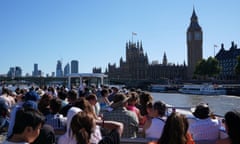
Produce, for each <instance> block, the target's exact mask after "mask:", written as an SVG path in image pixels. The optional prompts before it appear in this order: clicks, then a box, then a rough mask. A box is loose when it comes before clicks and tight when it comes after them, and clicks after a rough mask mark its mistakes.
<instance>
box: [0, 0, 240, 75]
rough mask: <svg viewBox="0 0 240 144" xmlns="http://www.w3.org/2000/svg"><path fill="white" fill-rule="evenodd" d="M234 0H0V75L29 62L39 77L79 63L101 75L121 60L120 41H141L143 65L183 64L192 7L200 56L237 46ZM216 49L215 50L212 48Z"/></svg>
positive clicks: (239, 31) (238, 21) (25, 68)
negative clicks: (145, 57)
mask: <svg viewBox="0 0 240 144" xmlns="http://www.w3.org/2000/svg"><path fill="white" fill-rule="evenodd" d="M239 4H240V2H239V1H237V0H230V1H223V0H220V1H217V0H213V1H209V2H204V1H193V0H189V1H177V0H175V1H171V2H161V1H155V0H154V1H151V2H144V1H137V0H132V1H127V0H123V1H121V2H120V1H119V2H117V1H109V0H104V1H101V2H99V1H85V2H84V1H83V2H81V1H71V2H65V1H61V0H60V1H59V0H58V1H57V0H53V1H47V0H42V1H30V0H26V1H21V2H20V1H16V0H15V1H11V2H9V1H1V2H0V18H1V20H2V22H1V23H0V48H1V50H2V51H3V53H2V55H1V58H2V60H1V61H0V66H1V69H0V74H6V73H7V72H8V70H9V68H10V67H16V66H19V67H21V68H22V70H23V75H25V74H26V73H29V74H31V73H32V71H33V65H34V63H37V64H38V67H39V69H41V70H42V71H43V72H44V75H45V74H47V73H48V74H50V75H51V73H52V72H56V64H57V61H58V60H61V61H62V64H63V67H64V66H65V65H66V64H67V63H70V61H71V60H78V61H79V72H92V68H93V67H97V68H98V67H101V68H102V71H105V68H107V65H108V63H111V64H113V63H116V64H117V65H118V64H119V59H120V58H121V57H123V58H124V57H125V43H126V42H127V41H129V40H130V41H132V32H135V33H136V34H137V35H134V37H133V41H134V42H136V41H138V40H139V41H142V44H143V48H144V52H145V53H147V55H148V57H149V62H150V63H151V62H152V61H154V60H158V61H159V62H161V61H162V58H163V55H164V52H165V53H166V55H167V58H168V62H170V63H175V64H183V62H184V61H185V62H186V63H187V46H186V32H187V28H188V26H189V23H190V20H189V18H190V17H191V15H192V10H193V7H194V8H195V11H196V14H197V16H198V20H199V24H200V25H201V26H202V30H203V58H205V59H206V58H207V57H209V56H213V55H214V53H217V52H218V51H219V49H220V45H221V43H223V44H224V45H225V48H226V49H228V48H229V47H230V46H231V42H232V41H234V42H235V43H236V44H240V41H239V40H240V39H239V34H240V29H238V27H237V26H239V25H240V19H239V17H238V5H239ZM214 45H218V47H214Z"/></svg>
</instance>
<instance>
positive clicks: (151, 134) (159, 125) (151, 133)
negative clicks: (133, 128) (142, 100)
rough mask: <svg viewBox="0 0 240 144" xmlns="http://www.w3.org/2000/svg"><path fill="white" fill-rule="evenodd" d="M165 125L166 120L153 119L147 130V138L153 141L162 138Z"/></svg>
mask: <svg viewBox="0 0 240 144" xmlns="http://www.w3.org/2000/svg"><path fill="white" fill-rule="evenodd" d="M164 125H165V122H164V120H162V119H160V118H153V119H152V123H151V125H150V127H149V128H148V129H146V130H145V137H146V138H153V139H158V138H160V137H161V135H162V131H163V127H164Z"/></svg>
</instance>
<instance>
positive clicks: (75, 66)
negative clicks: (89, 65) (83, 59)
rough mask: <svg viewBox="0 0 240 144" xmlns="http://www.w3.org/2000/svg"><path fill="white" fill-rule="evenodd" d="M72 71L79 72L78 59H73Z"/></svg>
mask: <svg viewBox="0 0 240 144" xmlns="http://www.w3.org/2000/svg"><path fill="white" fill-rule="evenodd" d="M71 73H78V61H77V60H72V61H71Z"/></svg>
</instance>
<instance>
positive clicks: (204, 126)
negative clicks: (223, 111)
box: [189, 103, 221, 141]
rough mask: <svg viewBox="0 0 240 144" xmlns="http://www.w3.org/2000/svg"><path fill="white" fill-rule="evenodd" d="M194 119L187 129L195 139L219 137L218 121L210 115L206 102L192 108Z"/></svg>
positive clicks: (214, 138) (215, 138)
mask: <svg viewBox="0 0 240 144" xmlns="http://www.w3.org/2000/svg"><path fill="white" fill-rule="evenodd" d="M192 114H193V115H194V116H195V118H196V121H195V122H192V123H191V124H190V127H189V131H190V133H191V134H192V136H193V139H194V140H195V141H199V140H213V141H214V140H217V139H218V138H219V134H220V133H219V129H220V126H221V125H220V123H219V121H218V120H217V119H214V118H212V117H211V110H210V108H209V106H208V104H207V103H199V104H198V105H196V107H195V108H194V109H193V110H192Z"/></svg>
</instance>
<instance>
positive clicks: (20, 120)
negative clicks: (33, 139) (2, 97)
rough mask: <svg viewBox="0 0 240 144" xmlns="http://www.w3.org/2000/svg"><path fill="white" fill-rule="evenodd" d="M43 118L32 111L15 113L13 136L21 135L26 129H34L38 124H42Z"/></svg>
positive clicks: (38, 113) (21, 110)
mask: <svg viewBox="0 0 240 144" xmlns="http://www.w3.org/2000/svg"><path fill="white" fill-rule="evenodd" d="M44 120H45V118H44V116H43V115H42V114H41V113H40V112H38V111H36V110H33V109H27V110H23V109H20V110H18V111H17V113H16V118H15V124H14V127H13V134H21V133H22V132H23V131H24V129H25V128H26V127H32V128H33V129H36V128H37V126H38V125H39V124H43V123H44Z"/></svg>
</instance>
